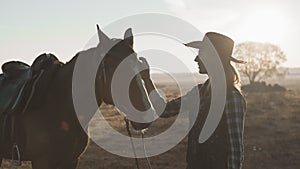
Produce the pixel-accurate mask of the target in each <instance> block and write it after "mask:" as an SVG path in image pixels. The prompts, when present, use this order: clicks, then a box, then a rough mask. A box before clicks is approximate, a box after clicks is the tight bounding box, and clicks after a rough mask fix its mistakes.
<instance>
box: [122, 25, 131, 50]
mask: <svg viewBox="0 0 300 169" xmlns="http://www.w3.org/2000/svg"><path fill="white" fill-rule="evenodd" d="M124 41H125V42H126V43H127V44H129V45H130V46H131V47H133V34H132V29H131V28H128V29H127V30H126V31H125V34H124Z"/></svg>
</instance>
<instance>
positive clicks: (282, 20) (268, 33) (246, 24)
mask: <svg viewBox="0 0 300 169" xmlns="http://www.w3.org/2000/svg"><path fill="white" fill-rule="evenodd" d="M288 24H289V23H288V18H287V17H286V16H285V14H284V13H283V12H282V11H279V10H276V9H274V8H261V9H257V10H253V11H251V13H249V14H248V16H247V17H246V18H244V19H243V21H242V24H241V28H240V30H241V31H242V34H243V35H244V36H247V37H246V38H245V39H249V40H255V41H261V42H266V41H269V42H275V43H276V42H278V41H279V40H281V39H282V38H284V37H285V35H286V33H287V32H288V27H289V25H288Z"/></svg>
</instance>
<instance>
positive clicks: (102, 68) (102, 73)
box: [99, 56, 152, 169]
mask: <svg viewBox="0 0 300 169" xmlns="http://www.w3.org/2000/svg"><path fill="white" fill-rule="evenodd" d="M105 63H106V58H105V56H104V57H103V59H102V61H101V63H100V67H99V69H100V70H99V71H100V77H99V78H100V80H101V82H102V87H103V89H105V86H106V85H107V81H108V80H107V74H106V73H107V72H106V69H105V65H106V64H105ZM139 87H140V86H139ZM102 99H104V98H102ZM118 110H119V109H118ZM123 114H124V113H123ZM124 115H125V114H124ZM124 121H125V124H126V130H127V133H128V136H129V137H130V143H131V147H132V150H133V154H134V157H135V164H136V167H137V169H140V166H139V161H138V158H137V154H136V151H135V146H134V143H133V140H132V134H131V131H130V121H129V120H128V119H127V118H126V116H125V118H124ZM141 135H142V144H143V150H144V155H145V157H146V160H147V165H148V168H149V169H152V167H151V163H150V160H149V158H148V155H147V152H146V146H145V142H144V136H145V132H144V131H141Z"/></svg>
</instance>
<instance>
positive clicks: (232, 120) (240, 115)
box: [224, 90, 246, 169]
mask: <svg viewBox="0 0 300 169" xmlns="http://www.w3.org/2000/svg"><path fill="white" fill-rule="evenodd" d="M231 94H232V95H231V97H229V99H227V101H226V105H225V109H224V112H225V114H226V121H227V128H228V129H227V130H228V136H229V137H228V139H229V140H228V143H229V155H228V168H229V169H240V168H242V161H243V152H244V150H243V133H244V119H245V112H246V102H245V99H244V97H243V96H242V95H241V93H240V92H239V91H237V90H232V93H231Z"/></svg>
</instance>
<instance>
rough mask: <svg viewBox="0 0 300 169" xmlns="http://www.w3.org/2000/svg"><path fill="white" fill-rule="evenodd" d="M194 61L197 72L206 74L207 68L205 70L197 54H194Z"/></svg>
mask: <svg viewBox="0 0 300 169" xmlns="http://www.w3.org/2000/svg"><path fill="white" fill-rule="evenodd" d="M194 61H195V62H197V63H198V68H199V73H200V74H207V70H206V68H205V66H204V64H203V62H202V61H201V59H200V58H199V55H197V56H196V58H195V60H194Z"/></svg>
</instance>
